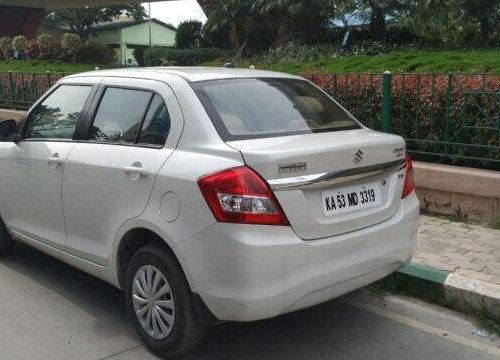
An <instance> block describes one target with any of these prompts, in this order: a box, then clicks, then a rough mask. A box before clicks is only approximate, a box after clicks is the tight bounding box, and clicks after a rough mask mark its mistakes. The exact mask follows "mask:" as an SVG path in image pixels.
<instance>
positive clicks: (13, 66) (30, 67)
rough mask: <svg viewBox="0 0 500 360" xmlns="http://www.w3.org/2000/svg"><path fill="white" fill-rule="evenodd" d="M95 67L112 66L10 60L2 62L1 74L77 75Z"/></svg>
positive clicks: (0, 64)
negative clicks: (17, 72) (48, 72)
mask: <svg viewBox="0 0 500 360" xmlns="http://www.w3.org/2000/svg"><path fill="white" fill-rule="evenodd" d="M95 67H99V68H100V69H105V68H109V67H110V65H102V64H72V63H65V62H62V61H59V60H33V61H25V60H10V61H0V72H3V71H9V70H12V71H25V72H46V71H50V72H58V73H61V72H62V73H77V72H83V71H89V70H94V68H95Z"/></svg>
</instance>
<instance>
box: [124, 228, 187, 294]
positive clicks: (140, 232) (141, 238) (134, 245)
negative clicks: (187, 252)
mask: <svg viewBox="0 0 500 360" xmlns="http://www.w3.org/2000/svg"><path fill="white" fill-rule="evenodd" d="M146 245H156V246H160V247H162V248H163V249H165V250H166V251H168V252H169V253H170V255H171V256H172V259H174V261H175V262H176V263H177V265H178V266H179V268H180V269H181V271H182V272H183V274H184V277H185V278H186V281H187V283H188V285H189V286H190V288H191V282H190V281H189V277H188V274H187V273H186V270H185V267H184V266H183V265H182V262H181V261H180V259H179V256H178V255H177V254H176V252H175V251H174V250H173V249H172V247H171V246H170V245H169V244H168V242H167V241H166V240H165V239H163V238H162V237H161V236H160V235H159V234H158V233H156V232H155V231H153V230H150V229H148V228H145V227H136V228H133V229H130V230H128V231H127V232H126V233H125V234H124V235H123V236H122V237H121V239H120V242H119V244H118V247H117V251H116V274H117V278H118V283H119V285H120V287H121V288H122V289H123V287H124V284H125V275H126V272H127V265H128V263H129V262H130V260H131V259H132V257H133V256H134V254H135V253H136V252H137V250H139V249H140V248H141V247H143V246H146ZM191 291H192V289H191Z"/></svg>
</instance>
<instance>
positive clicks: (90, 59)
mask: <svg viewBox="0 0 500 360" xmlns="http://www.w3.org/2000/svg"><path fill="white" fill-rule="evenodd" d="M115 57H116V53H115V51H114V50H113V49H111V48H109V47H107V46H106V45H98V44H95V43H92V42H88V43H86V44H84V45H83V46H81V47H80V48H79V49H78V52H77V53H76V55H75V61H77V62H82V63H99V64H110V63H112V62H114V61H115Z"/></svg>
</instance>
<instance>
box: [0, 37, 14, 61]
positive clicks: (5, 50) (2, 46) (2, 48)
mask: <svg viewBox="0 0 500 360" xmlns="http://www.w3.org/2000/svg"><path fill="white" fill-rule="evenodd" d="M12 51H13V49H12V38H11V37H9V36H4V37H2V38H0V55H1V56H2V59H4V60H9V59H10V58H11V57H12Z"/></svg>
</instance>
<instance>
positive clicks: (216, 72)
mask: <svg viewBox="0 0 500 360" xmlns="http://www.w3.org/2000/svg"><path fill="white" fill-rule="evenodd" d="M161 74H165V75H167V74H168V75H177V76H179V77H181V78H183V79H185V80H186V81H188V82H197V81H206V80H221V79H232V78H290V79H300V77H299V76H294V75H290V74H285V73H279V72H273V71H264V70H255V69H241V68H223V67H150V68H125V69H116V70H100V71H91V72H85V73H81V74H75V75H71V76H69V77H68V78H75V77H82V76H99V77H108V76H109V77H134V78H142V79H158V78H159V76H161Z"/></svg>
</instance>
